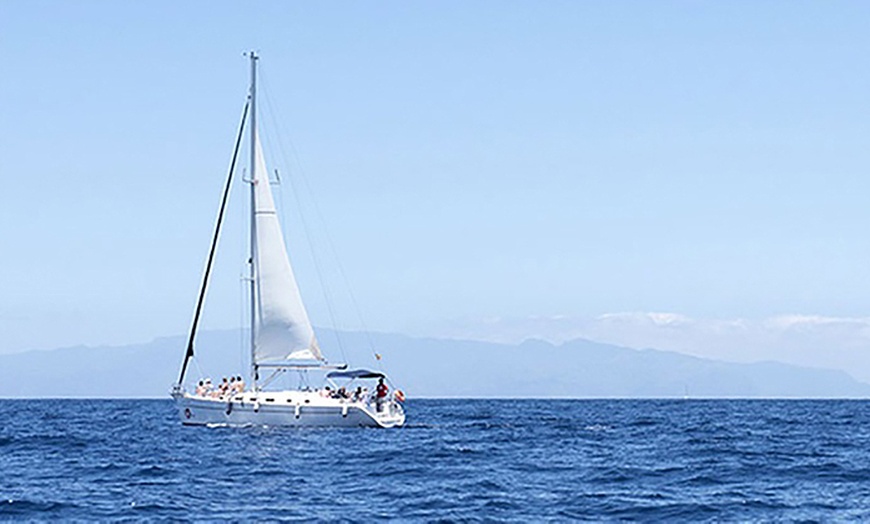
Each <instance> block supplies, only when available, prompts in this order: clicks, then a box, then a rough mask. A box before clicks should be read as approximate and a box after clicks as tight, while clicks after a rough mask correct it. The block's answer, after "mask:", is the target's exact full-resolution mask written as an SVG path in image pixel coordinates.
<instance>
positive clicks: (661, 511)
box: [0, 399, 870, 522]
mask: <svg viewBox="0 0 870 524" xmlns="http://www.w3.org/2000/svg"><path fill="white" fill-rule="evenodd" d="M407 411H408V424H407V425H406V426H405V427H404V428H400V429H392V430H377V429H362V428H360V429H288V428H278V427H249V428H225V427H215V428H207V427H182V426H181V424H180V423H179V422H178V420H177V418H176V415H175V411H174V407H173V404H172V401H171V400H0V421H2V424H0V472H2V476H0V479H2V480H0V520H17V519H25V520H31V519H33V520H59V519H63V520H69V519H83V520H116V519H124V520H161V519H163V520H166V519H171V520H176V519H182V520H184V519H195V520H222V519H226V520H234V521H237V520H290V521H293V520H301V521H308V520H341V521H371V520H392V519H401V520H421V521H432V520H445V521H477V520H486V521H517V522H524V521H529V520H534V521H542V520H544V521H545V520H552V521H568V520H587V521H616V520H642V521H662V520H667V521H671V522H673V521H692V522H698V521H723V520H726V521H770V520H811V521H819V520H821V521H829V520H861V521H867V520H870V489H868V481H870V403H867V402H865V401H857V400H855V401H850V400H525V399H524V400H458V399H450V400H417V399H413V400H411V401H409V402H408V405H407Z"/></svg>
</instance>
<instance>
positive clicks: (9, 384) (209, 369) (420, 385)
mask: <svg viewBox="0 0 870 524" xmlns="http://www.w3.org/2000/svg"><path fill="white" fill-rule="evenodd" d="M318 332H319V334H320V339H321V341H322V342H323V343H324V344H329V343H330V341H331V340H335V339H336V337H339V338H340V340H341V341H342V344H341V345H342V347H343V348H347V353H348V357H350V360H351V363H352V364H355V365H358V366H368V367H371V366H373V365H374V364H373V363H372V361H373V359H372V357H371V353H370V352H368V351H367V350H366V349H365V348H368V347H370V344H371V343H374V346H375V347H376V348H378V351H380V352H382V353H383V354H384V360H383V362H382V363H383V365H384V367H385V369H386V370H387V371H389V373H390V375H391V376H392V377H393V379H394V380H395V382H396V383H397V384H399V385H400V386H401V387H402V388H403V389H404V390H405V391H406V392H407V394H408V396H409V397H411V398H413V397H506V398H511V397H563V398H620V397H626V398H683V397H693V398H717V397H729V398H733V397H746V398H770V397H786V398H863V397H870V385H868V384H865V383H862V382H859V381H857V380H855V379H854V378H852V377H851V376H850V375H848V374H847V373H845V372H843V371H835V370H826V369H813V368H805V367H799V366H793V365H788V364H782V363H778V362H757V363H750V364H738V363H729V362H722V361H717V360H710V359H703V358H698V357H693V356H688V355H684V354H681V353H675V352H671V351H659V350H655V349H642V350H638V349H629V348H624V347H619V346H613V345H609V344H602V343H597V342H591V341H588V340H582V339H580V340H573V341H570V342H566V343H564V344H560V345H553V344H550V343H548V342H544V341H540V340H527V341H526V342H523V343H522V344H517V345H508V344H495V343H489V342H479V341H472V340H453V339H438V338H414V337H409V336H404V335H397V334H387V333H372V334H370V335H365V334H363V333H356V332H340V333H336V332H332V331H330V330H323V329H321V330H318ZM242 339H243V337H242V334H240V333H239V331H238V330H228V331H206V332H203V333H202V334H201V335H200V336H199V338H198V341H197V348H198V352H199V356H198V361H199V364H200V369H197V368H196V367H194V368H193V371H194V375H198V374H203V375H209V376H211V377H214V378H217V377H220V376H223V375H229V374H246V373H247V370H246V369H245V366H246V364H245V363H244V359H243V356H242V351H241V350H240V346H241V344H240V340H242ZM370 341H371V343H370ZM184 344H185V340H184V337H182V336H178V337H167V338H159V339H156V340H154V341H152V342H150V343H146V344H135V345H127V346H103V347H85V346H77V347H68V348H61V349H54V350H48V351H25V352H21V353H14V354H7V355H0V397H6V398H9V397H146V398H147V397H158V398H160V397H167V398H168V393H169V389H170V387H171V385H172V382H173V380H175V379H176V376H177V374H178V366H179V364H180V359H181V355H182V351H183V347H184ZM334 353H335V354H336V355H339V354H340V352H338V351H336V352H334Z"/></svg>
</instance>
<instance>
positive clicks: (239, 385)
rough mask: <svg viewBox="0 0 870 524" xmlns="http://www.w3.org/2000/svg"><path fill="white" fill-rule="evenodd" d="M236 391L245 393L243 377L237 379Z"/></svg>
mask: <svg viewBox="0 0 870 524" xmlns="http://www.w3.org/2000/svg"><path fill="white" fill-rule="evenodd" d="M236 391H238V392H239V393H244V392H245V381H244V380H242V376H241V375H239V376H237V377H236Z"/></svg>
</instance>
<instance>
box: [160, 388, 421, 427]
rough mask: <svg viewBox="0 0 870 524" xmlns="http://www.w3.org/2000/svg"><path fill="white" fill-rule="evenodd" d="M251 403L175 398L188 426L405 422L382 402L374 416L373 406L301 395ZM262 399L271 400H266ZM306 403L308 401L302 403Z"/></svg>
mask: <svg viewBox="0 0 870 524" xmlns="http://www.w3.org/2000/svg"><path fill="white" fill-rule="evenodd" d="M260 395H261V396H260V398H259V399H257V400H252V399H251V398H250V395H249V394H247V393H246V394H245V395H244V396H243V397H242V399H241V400H239V397H235V398H233V399H215V398H205V397H198V396H193V395H188V394H185V395H176V396H175V401H176V408H177V410H178V416H179V419H180V420H181V423H182V424H184V425H188V426H205V425H227V426H296V427H381V428H389V427H398V426H401V425H403V424H404V423H405V413H404V410H403V409H402V406H401V405H400V404H399V403H395V402H386V403H385V404H384V406H383V410H382V412H380V413H378V412H377V409H376V407H375V405H374V404H369V403H365V402H350V401H347V400H339V399H328V398H322V397H320V396H319V395H316V394H310V393H308V394H306V393H305V392H277V393H276V394H268V395H266V394H262V393H261V394H260ZM266 398H271V399H273V400H272V401H268V402H267V401H266ZM305 400H308V402H305Z"/></svg>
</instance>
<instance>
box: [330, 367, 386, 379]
mask: <svg viewBox="0 0 870 524" xmlns="http://www.w3.org/2000/svg"><path fill="white" fill-rule="evenodd" d="M384 376H385V375H384V374H383V373H381V372H380V371H369V370H367V369H349V370H347V371H332V372H330V373H328V374H327V375H326V378H384Z"/></svg>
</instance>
